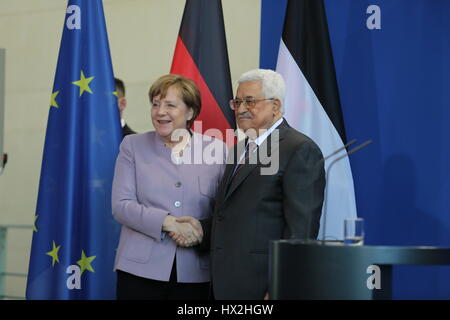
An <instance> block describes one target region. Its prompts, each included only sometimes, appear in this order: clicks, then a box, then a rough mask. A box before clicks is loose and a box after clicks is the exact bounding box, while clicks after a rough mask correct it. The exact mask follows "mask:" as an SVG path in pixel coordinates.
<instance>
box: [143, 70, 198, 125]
mask: <svg viewBox="0 0 450 320" xmlns="http://www.w3.org/2000/svg"><path fill="white" fill-rule="evenodd" d="M170 87H175V88H177V89H178V90H180V98H181V100H183V102H184V103H185V104H186V106H187V107H188V108H189V109H192V111H193V116H192V119H191V120H189V121H188V122H187V128H188V129H190V128H191V127H192V125H193V124H194V121H195V119H196V118H197V117H198V115H199V114H200V111H201V108H202V100H201V97H200V90H199V89H198V87H197V85H196V84H195V83H194V81H192V80H190V79H188V78H185V77H183V76H180V75H177V74H166V75H165V76H162V77H160V78H159V79H158V80H156V81H155V82H154V83H153V84H152V86H151V87H150V90H149V92H148V96H149V98H150V103H153V98H154V97H156V96H158V95H161V98H164V97H165V96H166V94H167V90H168V89H169V88H170Z"/></svg>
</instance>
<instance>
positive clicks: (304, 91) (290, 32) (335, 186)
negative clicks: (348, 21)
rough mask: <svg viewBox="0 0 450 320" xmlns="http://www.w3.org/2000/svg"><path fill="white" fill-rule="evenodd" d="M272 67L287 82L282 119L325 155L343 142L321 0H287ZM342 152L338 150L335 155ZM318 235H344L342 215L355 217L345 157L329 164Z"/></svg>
mask: <svg viewBox="0 0 450 320" xmlns="http://www.w3.org/2000/svg"><path fill="white" fill-rule="evenodd" d="M277 71H278V72H280V73H281V74H282V75H283V77H284V79H285V81H286V92H287V95H286V100H285V118H286V119H287V121H288V122H289V124H290V125H291V126H293V127H294V128H296V129H297V130H299V131H300V132H302V133H304V134H306V135H307V136H309V137H310V138H311V139H313V140H314V141H315V142H316V143H317V145H318V146H319V147H320V149H321V150H322V153H323V155H324V156H325V157H326V156H327V155H330V154H331V153H333V152H334V151H335V150H337V149H339V148H340V147H343V146H344V144H345V143H346V136H345V130H344V121H343V117H342V112H341V105H340V100H339V93H338V88H337V82H336V73H335V69H334V63H333V55H332V51H331V45H330V39H329V34H328V25H327V19H326V14H325V8H324V4H323V1H322V0H293V1H288V4H287V9H286V17H285V22H284V28H283V34H282V38H281V42H280V49H279V53H278V61H277ZM339 155H342V154H339ZM335 158H336V157H331V158H330V159H328V160H326V162H325V169H326V170H327V186H326V195H325V200H324V208H323V213H322V219H321V229H320V231H319V239H323V240H336V239H343V229H344V219H345V218H350V217H356V204H355V193H354V187H353V177H352V172H351V168H350V162H349V159H348V157H346V158H343V159H342V160H340V161H339V162H336V163H335V164H334V165H333V166H332V167H329V165H330V164H331V162H332V161H333V160H334V159H335Z"/></svg>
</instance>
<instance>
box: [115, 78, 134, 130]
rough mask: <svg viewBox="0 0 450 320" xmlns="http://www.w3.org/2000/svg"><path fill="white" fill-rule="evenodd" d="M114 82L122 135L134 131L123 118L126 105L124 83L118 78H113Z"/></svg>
mask: <svg viewBox="0 0 450 320" xmlns="http://www.w3.org/2000/svg"><path fill="white" fill-rule="evenodd" d="M114 81H115V84H116V92H117V103H118V106H119V112H120V124H121V125H122V132H123V136H124V137H125V136H126V135H129V134H133V133H136V132H135V131H134V130H133V129H131V128H130V127H129V126H128V125H127V123H126V122H125V120H124V119H123V111H124V110H125V108H126V107H127V99H126V98H125V84H124V83H123V81H122V80H120V79H118V78H114Z"/></svg>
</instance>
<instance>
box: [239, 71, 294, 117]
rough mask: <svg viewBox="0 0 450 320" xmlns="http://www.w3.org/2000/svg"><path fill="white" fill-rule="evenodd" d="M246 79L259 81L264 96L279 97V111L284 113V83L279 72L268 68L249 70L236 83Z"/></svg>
mask: <svg viewBox="0 0 450 320" xmlns="http://www.w3.org/2000/svg"><path fill="white" fill-rule="evenodd" d="M247 81H261V90H262V93H263V94H264V96H265V97H266V98H277V99H279V100H280V102H281V108H280V111H281V113H282V114H284V97H285V95H286V85H285V83H284V79H283V77H282V76H281V74H279V73H278V72H275V71H273V70H269V69H255V70H250V71H247V72H245V73H244V74H243V75H241V77H240V78H239V80H238V84H239V83H242V82H247Z"/></svg>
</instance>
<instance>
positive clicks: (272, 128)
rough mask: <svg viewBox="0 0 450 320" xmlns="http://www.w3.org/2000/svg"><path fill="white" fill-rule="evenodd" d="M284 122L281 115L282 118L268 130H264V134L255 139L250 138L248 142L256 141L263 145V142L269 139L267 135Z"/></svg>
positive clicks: (258, 144)
mask: <svg viewBox="0 0 450 320" xmlns="http://www.w3.org/2000/svg"><path fill="white" fill-rule="evenodd" d="M282 122H283V117H281V118H280V119H278V121H277V122H275V123H274V124H273V125H272V126H271V127H270V128H269V129H268V130H267V131H266V132H264V133H263V134H262V135H260V136H259V137H258V138H256V139H255V140H252V139H250V138H249V139H248V143H250V142H254V143H256V144H257V146H258V147H259V146H261V145H262V143H263V142H264V141H265V140H266V139H267V137H268V136H269V135H270V134H271V133H272V132H273V131H274V130H275V129H276V128H278V126H279V125H280V124H281V123H282Z"/></svg>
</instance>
